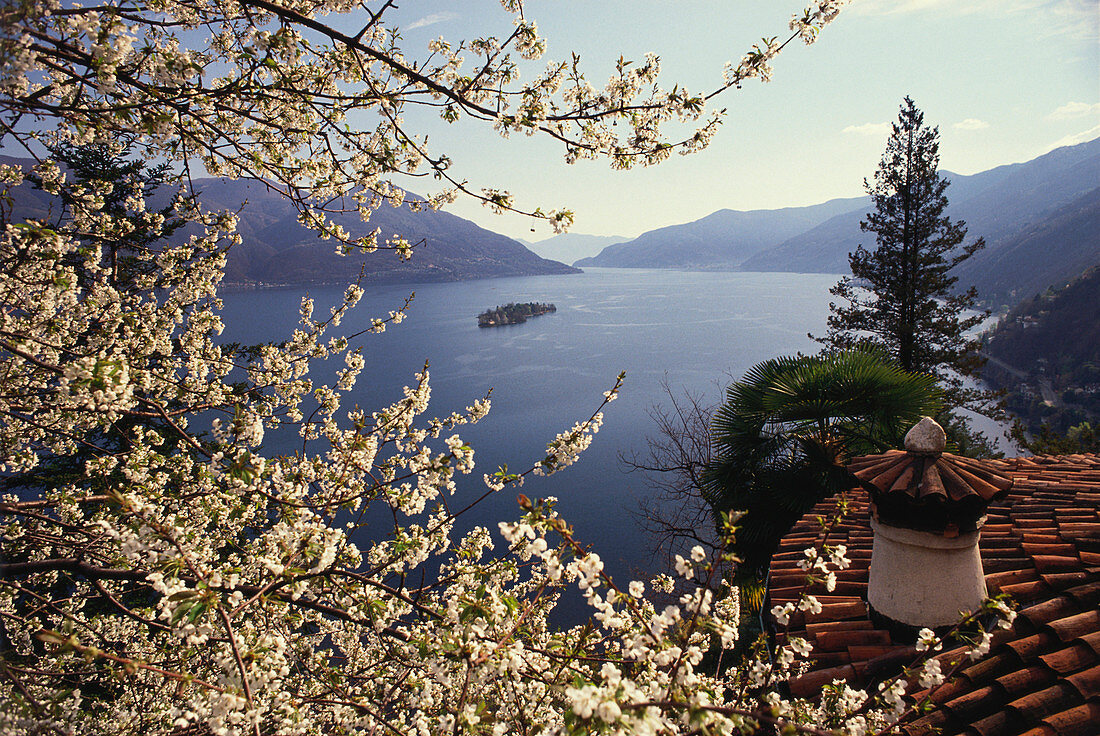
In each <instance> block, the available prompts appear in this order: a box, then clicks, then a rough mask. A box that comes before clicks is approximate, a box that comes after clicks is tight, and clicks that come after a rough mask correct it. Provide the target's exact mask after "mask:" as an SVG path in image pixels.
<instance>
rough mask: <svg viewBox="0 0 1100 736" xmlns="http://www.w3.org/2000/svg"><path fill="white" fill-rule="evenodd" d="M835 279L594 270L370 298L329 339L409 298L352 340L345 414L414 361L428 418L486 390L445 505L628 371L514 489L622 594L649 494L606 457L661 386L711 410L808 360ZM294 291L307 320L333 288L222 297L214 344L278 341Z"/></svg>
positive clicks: (538, 454) (401, 379)
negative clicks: (567, 457) (525, 306)
mask: <svg viewBox="0 0 1100 736" xmlns="http://www.w3.org/2000/svg"><path fill="white" fill-rule="evenodd" d="M838 278H839V277H838V276H835V275H823V274H789V273H713V272H686V271H658V270H642V269H596V268H592V269H586V271H585V272H584V273H583V274H575V275H566V276H537V277H527V278H506V279H490V280H481V281H465V282H459V283H445V284H416V285H399V286H394V285H385V286H368V287H367V293H366V295H365V296H364V298H363V300H362V301H361V302H360V304H359V306H358V308H357V309H356V311H355V313H354V314H353V315H352V316H351V317H350V318H348V319H345V321H344V324H343V325H342V326H341V329H342V330H345V332H346V334H351V333H353V332H355V331H357V330H358V329H362V327H363V325H366V324H369V320H370V318H373V317H385V316H387V315H388V313H389V311H390V310H392V309H396V308H397V307H398V306H399V305H400V304H402V303H403V301H404V298H405V297H406V296H407V295H408V294H409V293H411V292H413V291H415V293H416V297H415V299H414V300H413V303H412V306H411V308H410V310H409V314H408V317H407V319H406V320H405V321H404V322H403V323H402V324H400V325H397V326H390V327H389V328H387V330H386V332H385V333H383V334H379V335H369V334H368V335H364V336H362V337H361V338H359V339H358V340H359V341H360V342H361V344H362V345H363V355H364V357H365V358H366V369H365V370H364V372H363V374H362V375H361V377H360V379H359V383H358V385H357V387H356V389H355V392H354V394H353V396H352V397H350V399H345V402H344V405H345V406H346V407H348V408H350V406H351V404H352V403H358V404H359V405H360V406H362V407H364V408H369V409H376V408H378V407H380V406H382V405H384V404H388V403H392V402H393V401H395V400H397V399H399V398H400V397H401V389H402V387H403V386H405V385H409V384H411V382H412V381H413V374H414V373H416V372H417V371H419V370H420V369H421V368H422V367H423V365H424V361H425V360H429V361H430V363H431V368H430V372H431V385H432V388H433V390H432V403H431V408H430V410H429V414H430V415H431V416H440V415H446V414H449V413H450V412H452V411H456V410H458V411H461V410H462V409H463V407H465V406H467V405H469V404H470V403H471V401H472V400H473V399H476V398H479V397H482V396H484V395H485V393H486V392H487V391H488V390H489V389H490V388H491V389H492V390H493V394H492V402H493V408H492V411H491V412H490V413H489V416H488V417H487V418H486V419H484V420H483V421H482V422H481V423H479V424H477V425H475V426H473V427H465V428H462V431H461V432H460V435H461V436H462V438H463V439H465V440H467V441H468V442H469V443H470V444H471V445H472V446H473V447H474V449H475V452H476V455H475V461H476V462H477V468H476V470H475V472H474V474H472V475H470V476H465V477H464V478H462V479H460V481H459V493H460V494H462V495H466V496H473V494H478V495H480V493H481V492H482V491H483V490H484V485H483V484H482V481H481V476H482V473H484V472H492V471H494V470H495V469H496V468H497V467H498V466H500V465H503V464H505V463H506V464H507V465H508V466H509V468H510V469H513V470H515V469H522V468H526V467H529V466H530V465H531V464H532V463H534V462H536V461H538V460H539V459H541V458H542V457H543V456H544V453H545V448H546V443H547V442H548V441H549V440H551V439H553V438H554V436H555V435H556V434H557V433H559V432H562V431H565V430H566V429H568V428H569V427H571V426H572V425H573V424H574V422H576V421H578V420H580V419H582V418H586V417H588V416H589V415H591V413H592V411H593V410H594V409H595V408H596V407H597V406H598V405H599V404H600V401H601V400H602V397H603V392H604V391H606V390H608V389H609V388H611V386H612V385H613V384H614V382H615V377H616V375H618V373H619V372H620V371H626V382H625V384H624V386H623V389H622V392H621V394H620V397H619V399H618V400H617V401H615V402H613V403H611V404H610V405H609V406H608V407H607V409H606V411H605V415H604V416H605V422H604V427H603V429H601V430H600V432H599V434H597V435H596V438H595V441H594V443H593V445H592V447H591V448H590V449H589V450H588V451H586V452H585V453H584V455H582V457H581V460H580V461H579V462H578V463H577V464H576V465H574V466H573V467H570V468H567V469H566V470H564V471H562V472H561V473H558V474H556V475H554V476H552V477H549V478H537V477H536V478H529V479H528V481H527V483H526V484H525V485H524V487H523V489H522V491H523V492H524V493H526V494H527V495H529V496H532V497H534V496H539V497H544V496H550V495H552V496H557V497H558V498H559V499H560V502H559V510H560V511H561V513H562V515H563V516H564V517H565V519H566V520H567V521H569V522H570V523H571V524H572V525H573V526H574V528H575V531H576V534H577V538H578V539H579V540H580V541H582V543H591V544H592V545H593V547H594V548H595V549H596V551H598V552H599V554H600V556H601V557H602V558H603V559H604V560H605V562H606V564H607V569H608V570H609V571H610V572H611V573H612V575H613V576H615V577H616V578H618V579H620V580H623V581H624V583H623V584H625V580H628V579H629V578H628V577H627V576H628V575H631V573H634V574H635V576H636V575H637V574H639V573H642V572H650V571H653V570H654V569H655V563H652V562H651V560H650V554H649V552H650V544H649V540H648V539H647V538H646V537H645V535H644V534H642V533H641V532H640V530H639V528H638V526H637V523H636V520H635V518H634V516H632V511H633V510H635V509H637V505H638V501H639V498H640V497H641V496H642V495H643V494H645V493H646V492H647V488H646V485H645V482H644V478H643V477H642V476H641V475H640V474H638V473H629V474H628V473H626V472H625V469H624V468H623V467H622V464H621V462H620V461H619V455H620V454H621V453H625V454H629V453H631V452H635V451H637V452H643V451H644V450H645V443H646V435H647V434H652V433H653V429H654V427H653V424H652V421H651V419H650V418H649V416H648V413H647V412H648V410H649V409H650V408H651V407H652V406H653V405H654V403H656V402H659V401H661V399H662V389H661V382H662V379H665V378H667V380H668V382H669V383H670V384H671V385H672V386H673V387H674V388H676V389H677V390H679V389H681V388H683V389H687V390H690V391H695V392H704V393H706V394H708V395H709V396H710V397H711V398H712V399H713V401H714V402H715V403H717V401H718V400H719V398H720V396H721V388H720V387H724V386H725V385H726V384H728V383H729V382H730V381H731V380H732V379H731V377H733V378H736V377H740V376H741V374H742V373H744V371H745V370H746V369H748V368H749V367H751V366H752V365H753V364H755V363H757V362H759V361H761V360H764V359H766V358H770V357H773V356H776V355H783V354H792V353H795V352H797V351H814V350H815V349H816V345H815V343H813V342H812V341H811V340H810V339H809V338H808V337H807V335H806V333H807V332H813V333H814V334H821V333H823V332H824V330H825V320H826V317H827V315H828V305H829V293H828V291H829V287H830V286H832V285H833V284H834V283H836V281H837V280H838ZM307 291H308V293H309V295H310V296H312V297H313V298H314V299H315V301H316V305H317V306H316V310H315V312H314V314H315V316H317V317H320V316H322V315H325V314H327V310H328V307H329V306H330V305H332V304H334V303H336V302H337V301H339V300H340V299H341V298H342V294H343V289H341V288H336V287H313V288H309V289H308V290H307V289H264V290H255V291H237V292H229V293H225V294H223V299H224V302H225V312H224V315H223V319H224V321H225V323H226V330H225V333H224V334H223V339H225V340H227V341H228V340H232V341H240V342H243V343H255V342H264V341H279V340H282V339H284V338H285V337H286V336H287V335H289V334H290V332H291V330H293V329H294V327H295V326H296V325H297V320H298V304H299V300H300V298H301V295H302V294H303V293H305V292H307ZM527 301H538V302H552V303H553V304H555V305H556V306H557V312H555V313H552V314H546V315H542V316H539V317H536V318H533V319H530V320H528V321H527V322H526V323H524V324H520V325H509V326H504V327H494V328H479V327H478V325H477V315H478V313H480V312H482V311H484V310H485V309H488V308H491V307H495V306H497V305H502V304H506V303H508V302H527ZM340 362H341V365H342V361H340ZM327 373H328V371H325V374H327ZM280 445H282V446H280ZM292 446H293V445H291V444H290V443H289V439H288V441H287V442H286V443H285V444H283V443H280V442H279V440H278V438H274V439H272V440H271V441H269V442H268V443H267V445H266V447H265V449H267V450H268V451H269V452H280V451H288V450H289V449H291V448H292ZM439 446H440V447H442V442H440V443H439ZM515 496H516V492H515V491H514V490H508V489H505V490H504V491H502V492H501V493H500V494H497V495H496V496H494V497H492V498H489V499H487V500H486V501H485V502H484V503H483V504H482V505H481V506H479V507H478V509H477V512H476V515H475V516H473V517H471V518H470V519H467V520H466V521H465V523H463V524H462V525H460V527H461V528H468V527H470V526H472V525H473V524H474V523H479V524H482V525H485V526H487V527H489V528H490V529H491V530H492V531H493V532H494V533H496V524H497V522H498V521H502V520H514V519H515V518H516V517H517V516H518V514H519V509H518V507H517V506H516V501H515Z"/></svg>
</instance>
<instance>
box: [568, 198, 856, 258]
mask: <svg viewBox="0 0 1100 736" xmlns="http://www.w3.org/2000/svg"><path fill="white" fill-rule="evenodd" d="M863 199H864V198H856V199H834V200H830V201H828V202H824V203H822V204H818V205H813V206H811V207H787V208H784V209H779V210H750V211H748V212H742V211H739V210H719V211H718V212H714V213H712V214H710V215H707V216H706V217H704V218H702V219H700V220H695V221H694V222H687V223H683V224H680V225H672V226H670V227H663V228H660V229H658V230H650V231H649V232H646V233H643V234H642V235H640V236H638V237H637V238H635V239H634V240H632V241H629V242H627V243H619V244H617V245H612V246H609V247H607V248H604V249H603V250H602V251H601V252H600V254H599V255H597V256H595V257H592V258H585V259H583V260H581V261H577V262H576V263H575V264H574V265H577V266H607V267H612V268H703V269H708V268H712V269H730V268H737V267H738V266H739V265H740V264H741V263H742V262H744V261H745V260H746V259H747V258H749V257H750V256H752V255H753V254H754V253H757V252H759V251H761V250H762V249H764V248H767V247H769V246H772V245H775V244H777V243H780V242H782V241H783V240H785V239H787V238H789V237H791V236H793V235H795V234H797V233H800V232H804V231H805V230H807V229H808V228H811V227H813V226H814V225H816V224H818V223H820V222H822V221H824V220H827V219H829V218H830V217H832V216H834V215H836V214H837V213H840V212H845V211H848V210H851V209H853V208H855V207H858V206H860V203H861V201H863Z"/></svg>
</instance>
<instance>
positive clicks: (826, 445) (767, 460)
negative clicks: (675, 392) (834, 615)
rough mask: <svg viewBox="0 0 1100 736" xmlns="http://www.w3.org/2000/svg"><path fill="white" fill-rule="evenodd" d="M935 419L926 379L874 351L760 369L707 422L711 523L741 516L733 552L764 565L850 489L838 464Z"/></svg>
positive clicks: (930, 380)
mask: <svg viewBox="0 0 1100 736" xmlns="http://www.w3.org/2000/svg"><path fill="white" fill-rule="evenodd" d="M938 409H939V392H938V390H937V388H936V381H935V378H934V377H933V376H930V375H924V374H914V373H908V372H906V371H904V370H902V369H900V368H898V367H897V366H895V365H893V364H891V363H890V362H889V360H888V359H887V358H886V357H885V356H884V355H883V354H881V353H879V352H877V351H867V350H848V351H837V352H832V353H827V354H823V355H815V356H801V355H800V356H784V357H779V358H773V359H771V360H767V361H764V362H762V363H759V364H757V365H755V366H753V367H752V368H750V369H749V371H748V372H747V373H746V374H745V375H744V377H743V378H742V379H741V380H740V381H738V382H736V383H734V384H733V385H732V386H730V387H729V389H728V390H727V397H726V403H725V404H723V405H722V406H721V407H720V408H719V409H718V410H717V412H716V413H715V416H714V422H713V425H712V442H713V446H714V458H715V459H714V460H713V461H712V462H711V463H710V465H709V466H708V467H707V471H706V474H705V478H704V486H705V487H704V489H703V495H704V498H705V499H706V500H707V502H708V503H709V504H710V506H711V508H712V509H713V510H714V512H715V514H716V517H717V515H718V514H719V513H720V512H724V511H729V510H734V509H740V510H745V511H746V512H747V515H746V516H745V518H744V519H743V520H742V526H741V530H740V531H739V532H738V535H737V542H736V544H735V551H736V552H738V554H739V555H740V556H741V558H742V559H743V560H744V561H745V564H746V565H747V566H754V565H761V564H764V563H766V562H767V560H768V559H769V558H770V556H771V553H772V550H773V549H774V547H775V544H776V543H777V542H778V540H779V537H780V536H782V534H783V533H784V532H785V531H786V530H787V529H789V528H790V526H791V525H792V524H793V523H794V521H796V520H797V519H798V517H799V516H801V515H802V514H803V513H805V512H806V511H807V510H809V508H810V507H811V506H812V505H813V504H814V503H816V502H817V501H818V500H820V499H821V498H824V497H826V496H828V495H831V494H832V493H835V492H836V491H839V490H842V489H843V488H844V487H846V486H847V485H848V484H849V480H848V477H847V473H846V472H845V471H844V464H845V462H846V460H847V458H849V457H851V456H853V455H858V454H865V453H871V452H881V451H883V450H885V449H887V448H889V447H896V446H897V445H898V444H900V442H901V438H902V437H903V436H904V433H905V431H906V430H907V429H908V428H909V427H910V426H912V425H913V424H914V423H915V422H916V421H918V420H919V419H920V417H921V416H923V415H928V414H934V413H935V412H936V411H937V410H938Z"/></svg>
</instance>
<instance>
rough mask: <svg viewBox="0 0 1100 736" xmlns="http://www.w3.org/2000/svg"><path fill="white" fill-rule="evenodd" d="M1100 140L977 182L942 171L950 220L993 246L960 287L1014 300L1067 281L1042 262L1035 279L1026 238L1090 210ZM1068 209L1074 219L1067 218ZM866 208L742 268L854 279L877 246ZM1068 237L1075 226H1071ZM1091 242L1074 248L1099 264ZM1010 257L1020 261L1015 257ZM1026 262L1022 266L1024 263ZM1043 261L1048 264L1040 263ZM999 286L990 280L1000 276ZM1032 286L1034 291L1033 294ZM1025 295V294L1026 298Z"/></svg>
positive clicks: (971, 264) (1051, 263)
mask: <svg viewBox="0 0 1100 736" xmlns="http://www.w3.org/2000/svg"><path fill="white" fill-rule="evenodd" d="M1098 172H1100V139H1096V140H1093V141H1090V142H1088V143H1082V144H1079V145H1076V146H1068V147H1064V148H1058V149H1056V150H1054V151H1051V152H1050V153H1048V154H1046V155H1044V156H1040V157H1039V158H1036V159H1032V160H1031V161H1027V162H1025V163H1019V164H1009V165H1007V166H999V167H997V168H995V169H990V170H989V171H983V172H981V173H978V174H974V175H972V176H960V175H956V174H952V173H950V172H946V171H945V172H941V173H942V174H943V175H945V176H946V177H947V178H948V180H950V182H951V185H950V186H949V187H948V189H947V197H948V200H949V201H950V204H949V206H948V210H947V212H948V214H949V215H950V216H951V217H952V218H954V219H956V220H957V219H962V220H965V221H966V224H967V226H968V228H969V232H970V237H971V238H976V237H978V236H982V237H984V238H985V240H986V247H985V249H984V250H983V251H981V252H979V253H978V254H977V255H975V256H974V257H973V258H971V259H970V260H969V261H968V262H966V263H965V264H963V265H962V266H960V268H959V271H958V276H959V281H960V283H962V284H970V283H974V284H977V285H978V289H979V293H980V294H981V295H982V297H983V298H989V299H993V298H1001V297H1003V295H1004V294H1006V293H1010V292H1011V291H1012V289H1013V288H1015V287H1013V286H1012V285H1013V284H1014V283H1015V282H1016V280H1017V279H1022V280H1023V281H1027V282H1029V283H1031V282H1034V281H1039V282H1044V280H1045V279H1048V278H1049V279H1050V280H1046V281H1045V282H1044V283H1043V284H1042V286H1040V287H1039V288H1040V289H1041V288H1045V287H1046V286H1048V285H1049V284H1051V283H1054V282H1055V281H1057V280H1059V279H1062V278H1063V277H1064V275H1065V274H1064V269H1062V268H1061V264H1060V263H1058V262H1057V261H1056V259H1045V262H1037V263H1035V264H1034V265H1036V266H1037V267H1039V272H1037V273H1036V274H1035V275H1034V276H1035V278H1032V275H1031V274H1029V273H1028V268H1029V265H1028V264H1026V263H1025V262H1024V261H1026V260H1027V258H1026V256H1025V254H1026V248H1023V247H1021V245H1020V242H1019V238H1020V237H1021V236H1022V233H1023V232H1024V231H1026V230H1029V229H1035V230H1036V231H1039V230H1043V231H1045V232H1047V234H1048V236H1050V237H1053V233H1054V231H1055V230H1057V227H1056V226H1054V225H1044V223H1046V222H1047V221H1048V220H1051V219H1059V218H1066V217H1069V216H1071V215H1072V211H1076V212H1077V213H1078V216H1085V217H1086V218H1087V215H1081V212H1080V211H1081V208H1082V207H1084V206H1086V205H1085V204H1084V203H1082V204H1080V205H1074V202H1076V201H1077V200H1079V199H1081V198H1083V197H1087V195H1088V193H1089V192H1091V191H1092V190H1093V189H1095V188H1096V186H1097V184H1098V181H1100V177H1098ZM1064 208H1068V209H1069V210H1070V212H1063V209H1064ZM866 209H867V208H866V206H864V207H861V208H859V209H856V210H854V211H851V212H846V213H843V214H841V215H839V216H837V217H834V218H832V219H830V220H828V221H826V222H823V223H821V224H820V225H818V226H817V227H815V228H812V229H809V230H807V231H805V232H803V233H800V234H798V235H796V236H794V237H792V238H790V239H789V240H787V241H786V242H784V243H781V244H780V245H778V246H777V247H775V248H770V249H768V250H767V251H764V252H761V253H759V254H757V255H756V256H755V257H753V258H749V259H748V260H746V261H745V262H744V263H743V264H742V265H741V268H742V269H743V270H746V271H793V272H802V273H847V272H848V253H850V252H851V251H852V250H854V249H855V248H856V246H858V245H860V244H863V245H864V247H866V248H871V247H873V246H874V239H873V238H872V237H871V236H869V235H867V234H865V233H863V232H861V231H860V228H859V222H860V220H861V219H863V218H864V216H865V214H866ZM1063 227H1065V228H1067V229H1066V230H1065V232H1066V233H1067V234H1069V233H1072V232H1073V227H1072V226H1071V225H1068V224H1064V225H1063ZM1095 232H1096V231H1094V235H1093V236H1092V237H1091V238H1090V237H1087V234H1086V237H1084V238H1083V240H1082V241H1081V242H1080V243H1079V244H1078V245H1077V246H1076V247H1075V249H1076V250H1077V251H1080V252H1081V253H1091V254H1092V255H1091V256H1086V257H1085V260H1087V259H1088V258H1089V257H1093V260H1092V263H1098V262H1100V239H1098V238H1100V236H1098V235H1096V234H1095ZM1010 253H1012V254H1014V255H1009V254H1010ZM1021 259H1023V260H1021ZM1037 260H1038V261H1043V260H1044V259H1037ZM994 271H996V272H997V273H996V274H995V275H996V276H997V277H998V278H996V279H994V280H995V281H997V282H998V284H999V285H994V284H993V283H991V282H990V281H989V279H987V278H986V277H987V276H990V275H994V274H993V272H994ZM1030 288H1031V286H1028V287H1027V289H1030ZM1023 293H1026V291H1025V292H1023Z"/></svg>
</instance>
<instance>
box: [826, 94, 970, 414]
mask: <svg viewBox="0 0 1100 736" xmlns="http://www.w3.org/2000/svg"><path fill="white" fill-rule="evenodd" d="M892 127H893V131H892V133H891V135H890V139H889V141H888V142H887V144H886V150H885V152H884V153H883V154H882V159H881V161H880V162H879V168H878V170H877V171H876V172H875V177H874V182H873V183H871V182H868V181H866V180H864V186H865V187H866V188H867V192H868V194H870V195H871V200H872V202H873V204H874V210H873V211H871V212H868V213H867V217H866V219H865V220H863V221H862V222H860V228H861V229H862V230H863V231H864V232H869V233H874V235H875V240H876V243H877V246H876V248H875V249H874V250H873V251H868V250H867V249H865V248H864V247H863V246H862V245H861V246H859V247H858V248H857V249H856V251H855V252H854V253H852V254H850V255H849V256H848V261H849V265H850V267H851V271H852V275H851V276H850V277H845V278H843V279H841V280H840V282H839V283H837V284H836V286H834V287H833V288H832V289H831V293H832V294H833V295H834V296H836V297H838V298H839V299H841V300H843V302H845V303H840V304H838V303H832V304H830V305H829V307H830V309H831V311H832V314H830V316H829V322H828V332H827V333H826V335H825V336H824V337H821V338H816V339H817V340H818V341H819V342H821V343H823V344H824V345H825V346H826V347H827V348H829V349H843V348H849V347H853V346H855V345H857V344H866V343H871V344H875V345H879V346H882V347H884V348H885V349H886V350H887V351H888V352H889V354H890V356H891V357H892V358H893V359H894V360H895V361H896V362H897V364H898V365H899V366H900V367H901V368H903V369H904V370H907V371H911V372H923V373H931V374H933V375H935V376H936V377H937V378H939V379H940V381H941V382H942V383H943V384H944V387H945V389H946V390H947V397H948V401H949V403H950V404H954V405H956V406H961V405H966V406H969V407H972V408H976V407H978V406H980V405H981V404H982V399H983V397H982V395H981V394H980V392H976V391H972V390H967V389H965V388H964V387H963V381H962V377H963V376H967V375H973V374H974V373H975V372H976V370H977V369H978V368H979V367H980V365H981V359H980V357H979V355H978V349H979V348H980V347H981V341H980V340H978V339H976V338H974V337H972V336H970V335H968V334H967V333H968V332H969V331H970V330H971V329H972V328H973V327H975V326H976V325H977V324H978V323H980V322H981V321H982V319H984V317H985V314H984V313H982V312H979V311H977V309H976V301H977V292H976V290H975V289H974V288H973V287H971V288H969V289H967V290H966V291H959V290H957V289H955V284H956V282H957V281H958V277H956V276H952V275H951V271H952V269H954V268H955V266H957V265H958V264H959V263H961V262H963V261H965V260H966V259H967V258H969V257H970V256H972V255H974V253H976V252H977V251H978V250H980V249H982V248H983V247H985V241H984V240H983V239H982V238H978V239H977V240H974V241H972V242H970V243H969V244H964V240H965V239H966V234H967V228H966V223H965V222H963V221H961V220H960V221H957V222H953V221H952V220H951V218H949V217H947V216H946V215H945V214H944V210H945V209H946V207H947V195H946V191H947V187H948V184H949V183H950V182H949V181H948V180H947V179H944V178H943V177H941V176H940V175H939V173H938V172H937V168H938V167H939V161H940V157H939V129H938V128H936V127H928V126H926V125H925V124H924V114H923V113H922V112H921V111H920V110H918V109H917V107H916V105H914V104H913V100H912V99H910V98H909V97H906V98H905V100H904V101H903V103H902V105H901V110H900V113H899V114H898V120H897V122H896V123H894V124H893V126H892Z"/></svg>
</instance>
